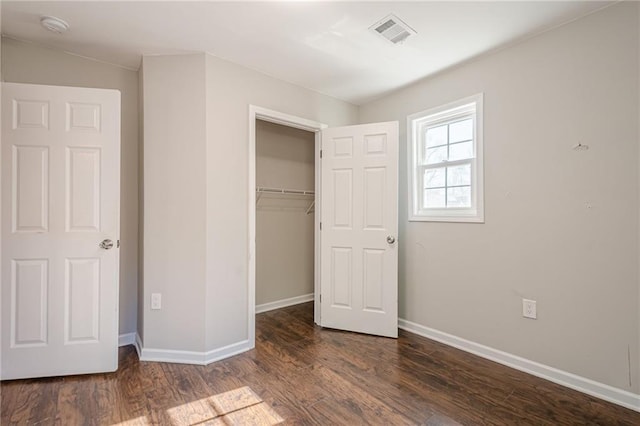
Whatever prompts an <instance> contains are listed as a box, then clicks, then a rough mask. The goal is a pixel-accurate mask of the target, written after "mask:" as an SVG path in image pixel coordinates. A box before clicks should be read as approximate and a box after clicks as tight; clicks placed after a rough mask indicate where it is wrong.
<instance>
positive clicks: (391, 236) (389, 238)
mask: <svg viewBox="0 0 640 426" xmlns="http://www.w3.org/2000/svg"><path fill="white" fill-rule="evenodd" d="M395 242H396V238H395V237H394V236H393V235H389V236H387V243H389V244H393V243H395Z"/></svg>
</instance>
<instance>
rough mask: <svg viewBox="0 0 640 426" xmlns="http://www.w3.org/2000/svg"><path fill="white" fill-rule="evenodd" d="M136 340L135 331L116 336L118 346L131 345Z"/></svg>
mask: <svg viewBox="0 0 640 426" xmlns="http://www.w3.org/2000/svg"><path fill="white" fill-rule="evenodd" d="M135 342H136V333H125V334H121V335H119V336H118V346H127V345H133V344H134V343H135Z"/></svg>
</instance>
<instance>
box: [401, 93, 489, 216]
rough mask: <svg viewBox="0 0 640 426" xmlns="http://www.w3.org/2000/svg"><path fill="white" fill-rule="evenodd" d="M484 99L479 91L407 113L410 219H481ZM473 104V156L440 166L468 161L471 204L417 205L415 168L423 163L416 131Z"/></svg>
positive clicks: (417, 179)
mask: <svg viewBox="0 0 640 426" xmlns="http://www.w3.org/2000/svg"><path fill="white" fill-rule="evenodd" d="M483 103H484V94H483V93H478V94H476V95H473V96H469V97H466V98H463V99H459V100H457V101H454V102H449V103H448V104H445V105H441V106H438V107H435V108H430V109H427V110H425V111H421V112H417V113H415V114H411V115H409V116H408V117H407V154H408V155H407V159H408V170H407V180H408V187H409V194H408V195H409V196H408V197H407V198H408V203H409V211H408V213H409V221H410V222H417V221H422V222H472V223H484V149H483V121H484V120H483V119H484V114H483ZM472 104H475V120H474V136H475V137H474V149H475V158H473V159H471V161H470V162H469V161H468V160H456V161H447V162H445V163H443V164H442V165H443V166H445V165H446V166H452V165H455V163H459V162H460V161H462V162H463V163H464V164H471V207H470V208H466V207H464V208H454V207H450V208H442V209H418V208H417V207H418V206H419V200H418V198H419V196H418V192H417V190H416V189H417V187H418V185H419V183H420V178H419V176H418V170H421V169H422V168H424V166H425V165H423V164H419V163H418V160H419V158H420V157H419V155H420V152H421V149H420V146H419V145H420V144H419V143H418V142H419V141H418V131H419V130H420V128H421V127H423V126H425V125H427V126H429V127H434V126H436V125H437V124H439V123H444V122H449V121H451V120H452V119H455V118H456V117H458V116H461V115H464V114H468V113H469V112H471V111H473V109H474V108H473V107H472V106H471V105H472Z"/></svg>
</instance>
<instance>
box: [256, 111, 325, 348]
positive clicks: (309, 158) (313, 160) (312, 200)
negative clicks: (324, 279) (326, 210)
mask: <svg viewBox="0 0 640 426" xmlns="http://www.w3.org/2000/svg"><path fill="white" fill-rule="evenodd" d="M325 128H327V125H326V124H322V123H318V122H315V121H312V120H307V119H305V118H301V117H296V116H293V115H289V114H284V113H281V112H278V111H273V110H269V109H266V108H261V107H257V106H253V105H251V106H250V107H249V200H250V201H249V277H248V278H249V283H248V284H249V285H248V287H249V288H248V290H249V294H248V296H249V298H248V304H249V306H248V314H249V318H248V324H249V339H250V341H251V343H252V345H253V344H254V343H255V314H256V313H257V312H266V311H268V310H272V309H278V308H280V307H284V306H290V305H293V304H298V303H303V302H306V301H311V300H313V301H314V322H315V323H316V324H319V323H320V305H319V303H320V300H319V297H317V295H319V294H320V289H319V287H320V268H319V265H320V249H319V248H320V233H319V228H320V215H319V211H318V210H317V209H316V207H318V208H319V206H320V205H321V204H320V141H321V133H320V131H321V130H322V129H325Z"/></svg>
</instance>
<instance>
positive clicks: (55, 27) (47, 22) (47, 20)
mask: <svg viewBox="0 0 640 426" xmlns="http://www.w3.org/2000/svg"><path fill="white" fill-rule="evenodd" d="M40 25H42V26H43V27H44V28H45V29H47V30H49V31H51V32H54V33H56V34H62V33H64V32H66V31H68V30H69V24H67V23H66V22H65V21H63V20H62V19H60V18H56V17H55V16H43V17H42V18H40Z"/></svg>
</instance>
